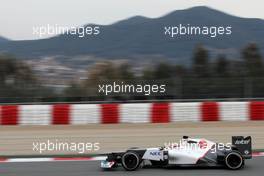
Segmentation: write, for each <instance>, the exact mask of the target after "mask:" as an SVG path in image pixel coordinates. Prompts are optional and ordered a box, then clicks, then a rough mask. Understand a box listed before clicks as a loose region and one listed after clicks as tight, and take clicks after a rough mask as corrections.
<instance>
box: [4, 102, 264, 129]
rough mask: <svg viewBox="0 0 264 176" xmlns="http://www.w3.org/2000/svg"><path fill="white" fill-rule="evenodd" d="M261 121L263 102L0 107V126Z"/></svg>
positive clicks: (262, 118) (263, 108) (263, 110)
mask: <svg viewBox="0 0 264 176" xmlns="http://www.w3.org/2000/svg"><path fill="white" fill-rule="evenodd" d="M248 120H264V102H255V101H254V102H191V103H190V102H188V103H134V104H132V103H130V104H56V105H2V106H0V125H62V124H63V125H65V124H66V125H67V124H72V125H75V124H76V125H77V124H92V123H95V124H110V123H111V124H113V123H169V122H177V121H248Z"/></svg>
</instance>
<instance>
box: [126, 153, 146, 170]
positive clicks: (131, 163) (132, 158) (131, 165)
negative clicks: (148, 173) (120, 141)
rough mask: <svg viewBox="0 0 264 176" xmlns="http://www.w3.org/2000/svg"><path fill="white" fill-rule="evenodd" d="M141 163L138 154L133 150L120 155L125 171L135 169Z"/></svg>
mask: <svg viewBox="0 0 264 176" xmlns="http://www.w3.org/2000/svg"><path fill="white" fill-rule="evenodd" d="M140 163H141V159H140V157H139V155H138V154H137V153H135V152H126V153H125V154H124V155H123V156H122V166H123V167H124V169H126V170H127V171H134V170H136V169H137V168H138V167H139V165H140Z"/></svg>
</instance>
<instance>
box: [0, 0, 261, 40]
mask: <svg viewBox="0 0 264 176" xmlns="http://www.w3.org/2000/svg"><path fill="white" fill-rule="evenodd" d="M202 5H203V6H209V7H212V8H215V9H218V10H221V11H224V12H227V13H230V14H233V15H236V16H241V17H250V18H262V19H264V11H263V9H262V7H264V2H263V1H261V0H0V36H5V37H7V38H10V39H15V40H23V39H35V38H36V37H37V36H35V35H33V32H32V28H33V26H43V25H47V24H50V25H55V24H57V25H61V26H79V25H83V24H87V23H97V24H110V23H113V22H115V21H118V20H121V19H125V18H128V17H131V16H135V15H142V16H147V17H158V16H162V15H164V14H166V13H168V12H171V11H173V10H177V9H185V8H189V7H193V6H202Z"/></svg>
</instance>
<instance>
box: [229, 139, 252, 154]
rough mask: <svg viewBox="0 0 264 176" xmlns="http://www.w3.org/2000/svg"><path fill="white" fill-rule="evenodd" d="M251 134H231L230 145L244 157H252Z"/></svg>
mask: <svg viewBox="0 0 264 176" xmlns="http://www.w3.org/2000/svg"><path fill="white" fill-rule="evenodd" d="M251 141H252V139H251V136H247V137H244V136H232V145H233V146H234V147H235V148H236V149H237V150H238V151H239V152H240V153H241V154H242V156H243V157H244V158H245V159H250V158H252V143H251Z"/></svg>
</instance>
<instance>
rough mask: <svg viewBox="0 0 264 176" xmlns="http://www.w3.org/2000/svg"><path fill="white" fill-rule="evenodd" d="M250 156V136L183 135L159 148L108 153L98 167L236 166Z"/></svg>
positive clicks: (233, 168)
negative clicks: (225, 141) (212, 137)
mask: <svg viewBox="0 0 264 176" xmlns="http://www.w3.org/2000/svg"><path fill="white" fill-rule="evenodd" d="M251 158H252V147H251V137H250V136H248V137H243V136H233V137H232V143H228V144H222V143H216V142H212V141H209V140H206V139H192V138H189V137H188V136H183V138H182V139H181V140H180V142H179V143H170V144H169V145H166V146H164V147H158V148H146V149H139V148H131V149H128V150H127V151H125V152H116V153H109V154H107V158H106V160H104V161H101V168H103V169H104V170H109V169H113V168H116V167H118V166H123V168H124V169H125V170H127V171H134V170H136V169H138V168H139V167H140V166H141V167H142V166H146V165H150V166H152V167H168V166H180V167H181V166H184V167H185V166H187V167H188V166H192V167H193V166H203V167H204V166H205V167H210V166H221V167H222V166H224V167H225V168H228V169H232V170H237V169H241V168H242V167H243V166H244V163H245V159H251Z"/></svg>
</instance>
